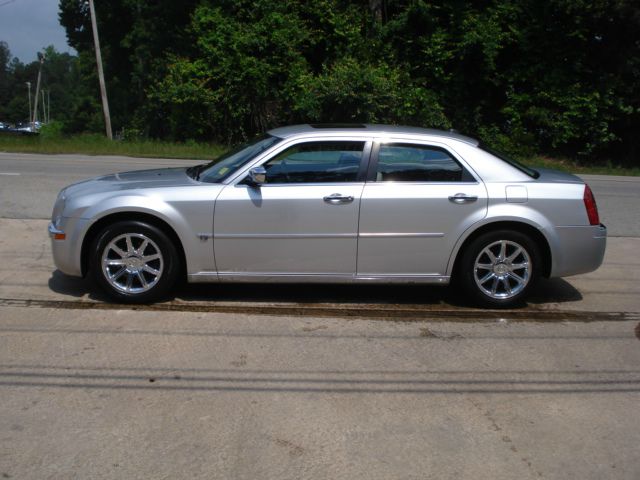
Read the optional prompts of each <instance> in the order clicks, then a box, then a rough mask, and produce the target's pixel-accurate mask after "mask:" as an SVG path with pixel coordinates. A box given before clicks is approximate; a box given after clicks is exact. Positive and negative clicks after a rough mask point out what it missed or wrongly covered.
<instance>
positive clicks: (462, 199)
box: [449, 193, 478, 205]
mask: <svg viewBox="0 0 640 480" xmlns="http://www.w3.org/2000/svg"><path fill="white" fill-rule="evenodd" d="M476 200H478V197H477V196H475V195H467V194H466V193H456V194H455V195H452V196H450V197H449V201H450V202H453V203H457V204H458V205H462V204H463V203H473V202H475V201H476Z"/></svg>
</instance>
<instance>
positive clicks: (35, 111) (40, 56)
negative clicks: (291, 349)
mask: <svg viewBox="0 0 640 480" xmlns="http://www.w3.org/2000/svg"><path fill="white" fill-rule="evenodd" d="M44 57H45V55H44V53H40V52H38V60H40V68H39V69H38V83H37V84H36V97H35V99H34V100H33V119H32V120H31V131H32V132H35V130H36V122H37V121H38V96H39V95H40V79H41V78H42V64H43V63H44Z"/></svg>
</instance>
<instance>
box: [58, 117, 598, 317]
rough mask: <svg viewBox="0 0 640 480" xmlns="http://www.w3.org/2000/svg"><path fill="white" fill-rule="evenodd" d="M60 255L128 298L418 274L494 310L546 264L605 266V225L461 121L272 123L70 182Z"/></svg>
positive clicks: (572, 186)
mask: <svg viewBox="0 0 640 480" xmlns="http://www.w3.org/2000/svg"><path fill="white" fill-rule="evenodd" d="M49 233H50V236H51V238H52V245H53V255H54V259H55V264H56V266H57V268H58V269H59V270H61V271H62V272H64V273H66V274H68V275H73V276H85V275H91V276H93V277H94V278H95V280H96V281H97V283H98V285H100V286H101V287H102V288H103V289H104V290H105V291H106V292H107V293H108V294H109V295H110V296H111V297H112V298H113V299H115V300H116V301H119V302H152V301H155V300H158V299H161V298H163V297H165V296H166V295H168V294H169V292H170V290H171V289H172V287H173V286H174V285H175V282H176V281H177V280H178V279H179V278H180V277H181V276H182V277H184V278H186V280H187V281H188V282H275V281H278V282H296V283H301V282H318V283H338V282H345V283H354V282H360V283H368V282H386V283H397V282H401V283H424V284H438V285H447V284H449V283H453V284H455V288H459V289H461V291H462V292H464V294H465V295H466V296H468V297H469V298H471V299H472V300H473V302H474V303H476V304H480V305H483V306H488V307H508V306H512V305H514V304H516V303H518V302H521V301H522V300H523V299H524V298H525V297H526V295H527V294H528V293H529V292H530V291H531V289H532V287H533V286H534V285H535V283H536V280H537V279H538V278H540V277H559V276H568V275H575V274H579V273H585V272H590V271H592V270H595V269H596V268H598V267H599V266H600V264H601V263H602V259H603V256H604V251H605V245H606V228H605V227H604V226H603V225H601V224H600V221H599V218H598V211H597V207H596V203H595V200H594V197H593V194H592V192H591V190H590V188H589V186H588V185H586V184H585V183H584V182H583V181H582V180H581V179H579V178H577V177H575V176H573V175H570V174H566V173H561V172H557V171H553V170H545V169H536V170H534V169H531V168H527V167H525V166H522V165H520V164H518V163H516V162H514V161H512V160H510V159H508V158H505V157H503V156H502V155H499V154H496V153H492V152H491V151H489V150H487V149H485V148H484V147H483V146H482V145H480V144H479V142H478V141H476V140H474V139H472V138H469V137H465V136H462V135H459V134H456V133H452V132H443V131H438V130H429V129H422V128H412V127H397V126H380V125H350V126H338V125H297V126H290V127H283V128H277V129H274V130H271V131H269V132H268V133H267V134H266V135H264V136H263V137H261V138H259V139H257V140H255V141H253V142H251V143H249V144H246V145H243V146H242V147H239V148H238V149H236V150H234V151H231V152H229V153H228V154H226V155H224V156H223V157H222V158H220V159H218V160H217V161H215V162H212V163H209V164H203V165H197V166H192V167H189V168H185V167H180V168H167V169H161V170H145V171H134V172H127V173H119V174H114V175H106V176H102V177H98V178H94V179H91V180H87V181H84V182H80V183H76V184H74V185H71V186H69V187H67V188H65V189H63V190H62V191H61V192H60V194H59V195H58V198H57V200H56V202H55V206H54V209H53V215H52V221H51V224H50V225H49Z"/></svg>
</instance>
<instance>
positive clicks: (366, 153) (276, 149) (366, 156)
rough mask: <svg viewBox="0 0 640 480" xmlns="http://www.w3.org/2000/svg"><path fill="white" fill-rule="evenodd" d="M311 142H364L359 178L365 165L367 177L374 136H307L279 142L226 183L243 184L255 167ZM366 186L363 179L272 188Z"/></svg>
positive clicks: (275, 184)
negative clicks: (300, 144)
mask: <svg viewBox="0 0 640 480" xmlns="http://www.w3.org/2000/svg"><path fill="white" fill-rule="evenodd" d="M310 142H360V143H362V142H364V144H365V145H364V148H363V149H362V159H361V160H360V169H359V170H358V176H360V175H361V173H362V171H363V165H365V167H366V170H364V172H365V177H366V171H367V170H368V168H369V162H370V160H371V150H372V148H373V136H368V135H367V136H365V135H349V136H336V135H327V136H324V135H307V136H304V137H293V138H290V139H289V138H285V139H284V141H282V142H279V143H278V144H276V145H274V146H273V149H271V150H269V151H268V152H264V154H263V155H260V156H258V157H256V159H255V160H254V161H251V162H249V163H248V164H246V165H244V166H243V167H242V168H241V169H239V170H238V171H237V172H236V173H235V174H233V175H230V176H229V178H228V179H227V181H226V182H225V184H226V185H231V184H233V185H235V186H238V182H241V181H242V180H244V178H245V177H246V176H247V174H248V173H249V170H251V169H252V168H253V167H257V166H260V165H262V164H264V163H266V162H268V161H269V160H271V158H273V157H275V156H276V155H279V154H280V153H281V152H283V151H284V150H286V149H287V148H290V147H292V146H294V145H297V144H299V143H310ZM354 183H355V184H364V179H362V180H361V181H357V182H330V183H329V182H327V183H314V184H311V183H295V184H294V183H272V184H271V186H291V185H348V184H354ZM268 185H269V184H267V183H265V184H264V185H260V188H262V187H266V186H268Z"/></svg>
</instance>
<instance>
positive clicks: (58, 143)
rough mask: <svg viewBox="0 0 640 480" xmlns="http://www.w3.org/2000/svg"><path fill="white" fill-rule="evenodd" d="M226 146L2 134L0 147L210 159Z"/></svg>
mask: <svg viewBox="0 0 640 480" xmlns="http://www.w3.org/2000/svg"><path fill="white" fill-rule="evenodd" d="M225 150H227V148H226V147H224V146H222V145H218V144H209V143H197V142H186V143H174V142H162V141H159V140H125V141H119V140H113V141H110V140H108V139H107V138H106V137H104V136H102V135H74V136H71V137H56V138H47V137H46V136H39V135H33V136H32V135H14V134H2V135H0V151H2V152H16V153H44V154H60V153H79V154H85V155H123V156H128V157H147V158H181V159H189V160H211V159H214V158H217V157H218V156H220V154H221V153H223V152H224V151H225Z"/></svg>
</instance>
